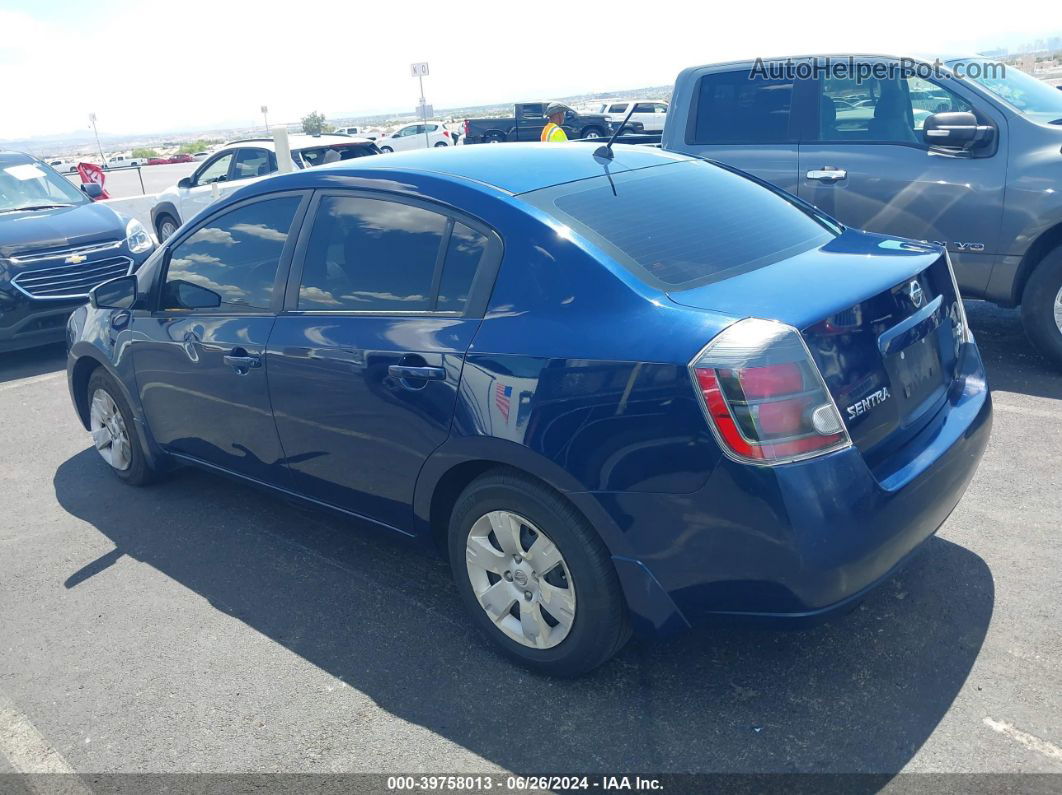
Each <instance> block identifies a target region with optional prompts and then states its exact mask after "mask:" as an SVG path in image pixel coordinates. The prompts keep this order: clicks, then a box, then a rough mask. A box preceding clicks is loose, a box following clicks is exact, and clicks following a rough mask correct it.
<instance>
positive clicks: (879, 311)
mask: <svg viewBox="0 0 1062 795" xmlns="http://www.w3.org/2000/svg"><path fill="white" fill-rule="evenodd" d="M669 297H670V298H671V300H672V301H675V302H676V303H679V304H683V305H686V306H693V307H698V308H702V309H711V310H714V311H717V312H723V313H726V314H730V315H732V316H735V317H760V318H766V319H775V320H779V321H782V322H784V323H787V324H789V325H791V326H793V327H795V328H797V329H799V331H800V332H801V335H802V336H803V338H804V341H805V343H806V344H807V346H808V349H809V350H810V352H811V355H812V357H813V358H814V360H815V362H816V364H817V365H818V367H819V370H820V372H821V373H822V377H823V379H824V381H825V382H826V386H827V388H828V389H829V390H830V393H831V394H832V396H833V399H834V401H836V403H837V408H838V409H839V411H840V413H841V417H842V419H843V420H844V423H845V425H846V427H847V428H848V433H849V436H850V437H851V439H852V442H853V444H855V445H856V446H857V447H858V448H859V449H860V451H861V452H862V453H863V454H864V456H865V457H866V458H867V461H868V464H870V466H871V467H872V468H875V467H876V466H877V465H878V464H880V463H882V462H883V461H885V460H886V459H887V458H888V457H889V456H890V455H891V454H892V453H893V452H895V451H896V450H897V449H898V448H899V447H902V446H903V444H904V443H905V442H906V441H907V440H909V439H910V438H911V437H912V436H913V435H915V434H916V433H918V431H919V430H921V429H922V428H923V427H924V426H925V425H926V424H927V423H928V422H929V421H930V420H931V419H932V418H933V416H935V415H936V414H937V413H938V411H939V410H940V408H941V407H942V406H943V405H944V403H945V401H946V397H947V391H948V387H949V385H950V384H951V382H952V380H953V378H954V375H955V367H956V364H957V353H958V346H959V341H960V337H961V333H962V332H961V329H960V328H959V325H960V321H959V320H958V318H959V317H960V314H959V312H958V307H957V306H956V301H957V294H956V290H955V287H954V282H953V280H952V276H951V272H950V269H949V266H948V262H947V259H946V256H945V254H944V252H943V251H942V250H941V249H939V248H936V247H933V246H928V245H923V244H918V243H911V242H908V241H900V240H895V239H891V238H884V237H881V236H878V235H870V234H866V233H862V232H852V231H847V232H845V233H844V234H843V235H841V236H840V237H838V238H836V239H834V240H832V241H831V242H830V243H828V244H827V245H825V246H823V247H821V248H817V249H813V250H811V251H808V252H805V253H803V254H800V255H797V256H795V257H791V258H789V259H786V260H782V261H780V262H776V263H774V264H772V265H769V266H767V267H763V268H759V269H757V270H754V271H751V272H748V273H744V274H741V275H738V276H735V277H732V278H729V279H726V280H724V281H719V282H715V283H712V284H707V285H704V286H702V287H697V288H694V289H690V290H684V291H681V292H672V293H669Z"/></svg>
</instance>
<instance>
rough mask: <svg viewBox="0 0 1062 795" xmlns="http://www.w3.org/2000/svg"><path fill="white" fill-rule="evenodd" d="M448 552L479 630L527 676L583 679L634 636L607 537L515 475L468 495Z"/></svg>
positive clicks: (488, 479) (500, 474)
mask: <svg viewBox="0 0 1062 795" xmlns="http://www.w3.org/2000/svg"><path fill="white" fill-rule="evenodd" d="M495 527H502V528H503V529H502V530H501V532H500V533H498V532H495ZM543 542H545V543H543ZM448 548H449V549H448V551H449V557H450V567H451V569H452V571H453V576H454V581H455V583H456V584H457V589H458V592H459V593H460V595H461V600H462V601H463V602H464V604H465V607H466V608H467V609H468V611H469V613H470V614H471V616H472V620H473V622H474V623H475V624H476V625H477V626H478V627H479V628H480V630H481V631H482V632H483V633H484V634H485V635H486V636H487V638H489V640H490V641H491V643H492V644H493V645H494V646H495V648H497V649H499V650H500V651H501V652H502V653H503V654H505V655H506V656H507V657H509V658H510V659H512V660H515V661H516V662H518V663H520V664H521V665H524V666H525V667H527V668H530V669H532V670H535V671H538V672H540V673H545V674H552V675H556V676H578V675H580V674H583V673H586V672H587V671H590V670H592V669H594V668H596V667H597V666H599V665H601V664H602V663H604V662H605V661H606V660H608V659H609V658H611V657H612V656H613V655H614V654H615V653H616V652H618V651H619V650H620V649H621V648H622V647H623V645H624V644H625V643H626V642H627V640H628V639H629V638H630V634H631V629H630V621H629V619H628V616H627V610H626V604H625V602H624V599H623V593H622V591H621V589H620V584H619V578H618V577H617V575H616V570H615V567H614V566H613V564H612V560H611V558H610V556H609V553H608V550H607V549H606V548H605V545H604V543H603V542H602V541H601V539H600V537H599V536H598V535H597V533H596V532H594V530H593V528H592V527H591V526H590V525H589V524H588V523H587V521H586V519H585V518H584V517H583V516H582V515H580V514H579V513H578V511H576V510H575V509H574V508H573V507H572V506H571V505H570V504H569V503H567V502H566V501H565V500H564V499H563V498H561V497H560V495H558V494H557V493H556V492H554V491H552V490H551V489H549V488H548V487H546V486H543V485H542V484H540V483H538V482H537V481H535V480H532V479H530V478H528V477H526V476H524V475H523V474H521V473H519V472H517V471H515V470H510V469H501V468H499V469H497V470H492V471H490V472H488V473H487V474H485V475H483V476H481V477H479V478H478V479H476V480H475V481H473V482H472V483H471V484H470V485H469V486H468V487H467V488H466V489H465V490H464V492H463V493H462V494H461V496H460V497H459V498H458V500H457V504H456V506H455V507H454V510H453V512H452V514H451V517H450V526H449V535H448ZM514 553H515V554H514ZM480 564H484V565H480ZM536 566H538V567H539V568H545V569H546V570H545V571H543V572H540V571H538V570H537V569H536V568H535V567H536ZM550 610H552V611H553V613H555V614H556V615H554V614H553V613H550ZM491 611H493V612H491ZM528 630H531V631H530V632H528Z"/></svg>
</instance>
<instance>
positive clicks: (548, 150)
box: [258, 142, 696, 195]
mask: <svg viewBox="0 0 1062 795" xmlns="http://www.w3.org/2000/svg"><path fill="white" fill-rule="evenodd" d="M601 145H602V144H601V143H600V142H596V143H589V142H588V143H579V142H571V143H567V144H541V143H507V144H498V145H496V146H490V145H487V144H481V145H478V146H456V147H446V148H438V149H436V148H434V147H433V148H431V149H414V150H411V151H406V152H395V153H392V154H388V155H381V156H378V157H359V158H357V159H354V160H346V161H342V162H340V163H332V164H328V165H320V166H315V167H314V168H312V169H306V170H304V171H299V172H295V174H297V175H298V176H299V177H300V178H301V179H297V180H293V181H297V182H302V181H303V180H305V181H306V183H312V182H316V181H317V180H322V179H325V180H327V178H332V177H336V176H344V175H347V174H349V175H350V176H362V177H363V176H365V175H366V174H367V173H371V172H379V175H380V178H381V179H393V178H394V176H395V175H396V174H400V173H406V174H425V175H432V176H439V177H443V178H449V179H452V180H455V181H458V180H460V181H462V182H473V183H478V184H480V185H486V186H490V187H493V188H497V189H499V190H502V191H505V192H506V193H510V194H513V195H516V194H520V193H527V192H529V191H533V190H539V189H540V188H548V187H551V186H553V185H559V184H562V183H565V182H576V181H578V180H582V179H589V178H591V177H599V176H603V175H606V174H619V173H621V172H624V171H631V170H634V169H639V168H648V167H649V166H658V165H663V164H665V163H673V162H683V161H690V160H695V159H696V158H692V157H689V156H687V155H681V154H678V153H675V152H665V151H663V150H661V149H658V148H656V147H650V146H633V145H624V144H617V145H616V146H614V147H613V153H614V158H613V159H612V160H606V159H604V158H599V157H595V156H594V152H595V151H596V150H597V149H598V148H599V147H600V146H601ZM293 176H294V175H285V176H284V177H280V178H281V179H289V180H292V178H293ZM268 182H269V179H268V178H267V179H266V180H263V181H261V182H259V183H258V185H259V186H263V185H267V184H268Z"/></svg>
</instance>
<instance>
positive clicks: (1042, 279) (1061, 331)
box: [1021, 246, 1062, 369]
mask: <svg viewBox="0 0 1062 795" xmlns="http://www.w3.org/2000/svg"><path fill="white" fill-rule="evenodd" d="M1021 320H1022V325H1024V326H1025V334H1026V335H1027V336H1028V337H1029V339H1030V340H1031V341H1032V344H1033V345H1034V346H1036V349H1037V350H1038V351H1040V353H1042V354H1043V355H1044V356H1046V357H1047V359H1048V360H1049V361H1050V362H1051V364H1053V365H1054V366H1055V367H1058V368H1060V369H1062V246H1059V247H1058V248H1056V249H1055V250H1054V251H1052V252H1050V253H1049V254H1048V255H1047V256H1046V257H1044V258H1043V259H1042V260H1041V261H1040V264H1039V265H1037V266H1036V270H1034V271H1033V273H1032V276H1030V277H1029V281H1028V282H1026V284H1025V290H1024V292H1023V293H1022V298H1021Z"/></svg>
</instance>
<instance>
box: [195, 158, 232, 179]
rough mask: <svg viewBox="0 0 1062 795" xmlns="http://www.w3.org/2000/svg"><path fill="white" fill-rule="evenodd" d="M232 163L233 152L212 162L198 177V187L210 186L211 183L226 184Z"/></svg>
mask: <svg viewBox="0 0 1062 795" xmlns="http://www.w3.org/2000/svg"><path fill="white" fill-rule="evenodd" d="M231 163H232V152H226V153H225V154H223V155H220V156H218V158H217V159H216V160H211V161H210V162H209V163H207V164H206V165H205V166H204V167H203V169H202V170H201V171H200V172H199V173H198V174H197V175H196V178H195V184H196V185H209V184H210V183H211V182H224V181H225V180H227V179H228V178H229V165H230V164H231Z"/></svg>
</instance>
